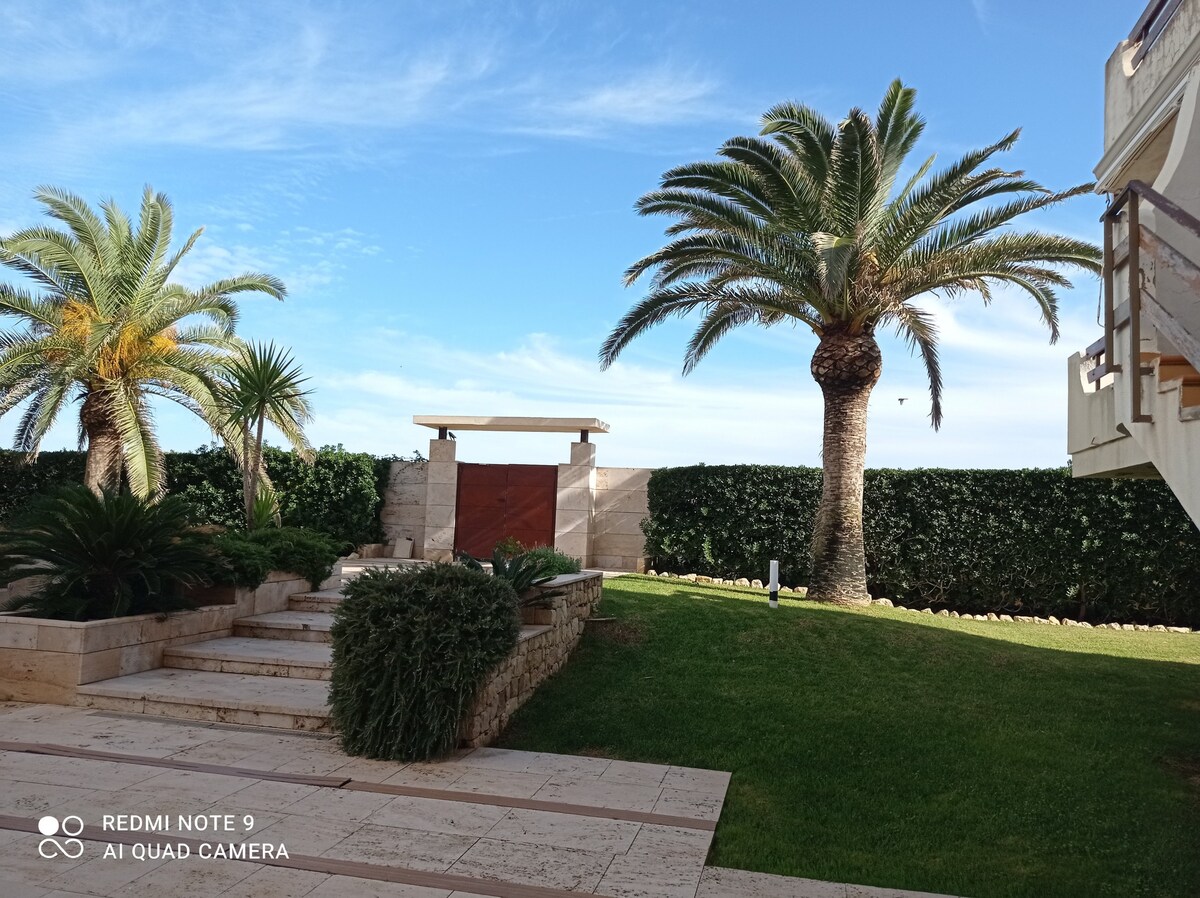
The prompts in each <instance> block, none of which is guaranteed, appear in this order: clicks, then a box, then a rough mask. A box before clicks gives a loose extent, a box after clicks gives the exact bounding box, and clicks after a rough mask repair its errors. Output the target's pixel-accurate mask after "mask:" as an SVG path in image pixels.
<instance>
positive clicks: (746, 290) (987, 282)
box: [600, 81, 1100, 602]
mask: <svg viewBox="0 0 1200 898" xmlns="http://www.w3.org/2000/svg"><path fill="white" fill-rule="evenodd" d="M915 97H916V92H915V91H914V90H913V89H912V88H908V87H905V86H904V85H903V84H902V83H901V82H899V81H895V82H893V83H892V85H891V86H890V87H889V88H888V91H887V93H886V95H885V96H884V98H883V102H882V104H881V105H880V107H879V111H878V113H877V114H876V115H875V117H874V118H872V117H870V116H868V115H867V113H865V112H863V111H862V110H861V109H852V110H850V112H849V113H848V114H847V116H846V118H845V119H843V120H842V121H840V122H838V123H837V124H833V123H831V122H829V121H827V120H826V119H825V118H824V117H822V116H821V115H820V114H819V113H818V112H816V111H814V110H813V109H811V108H809V107H807V106H803V105H799V104H796V103H783V104H780V105H778V106H775V107H774V108H772V109H770V110H768V111H767V113H766V115H764V116H763V127H762V132H761V133H760V135H759V136H757V137H735V138H733V139H731V140H728V141H726V142H725V143H724V144H723V145H722V146H721V148H720V150H719V151H718V153H719V155H720V157H721V158H720V159H718V160H715V161H706V162H695V163H692V164H690V165H684V166H680V167H679V168H674V169H672V170H670V171H668V172H667V173H666V174H664V175H663V177H662V185H661V187H660V188H659V189H658V190H653V191H651V192H649V193H647V194H646V195H645V196H643V197H642V198H641V199H640V200H639V201H638V203H637V211H638V212H639V213H641V214H642V215H666V216H670V217H672V218H674V219H675V221H674V222H673V223H672V224H671V225H669V226H668V227H667V229H666V233H667V236H668V237H669V238H670V242H668V243H667V244H666V246H664V247H663V248H662V249H660V250H658V251H657V252H654V253H651V254H650V255H648V256H646V257H645V258H643V259H640V260H639V261H637V262H635V263H634V264H633V265H632V266H631V267H630V268H629V269H628V271H626V273H625V282H626V284H627V285H629V284H633V283H634V282H636V281H638V280H639V279H641V278H642V277H643V276H648V277H649V291H648V293H647V295H646V296H645V297H644V298H643V299H642V300H641V301H640V302H638V303H636V304H635V305H634V306H633V308H632V309H630V311H629V312H628V313H627V314H626V315H625V316H624V317H623V318H622V319H621V321H620V322H619V323H618V324H617V326H616V327H615V328H614V329H613V331H612V333H611V334H610V335H609V336H608V339H607V340H606V341H605V342H604V344H603V346H602V347H601V350H600V361H601V365H602V367H605V368H607V367H608V366H610V365H611V364H612V363H613V362H614V361H615V360H616V358H617V357H618V356H619V355H620V353H621V352H622V350H624V349H625V347H626V346H628V345H629V343H630V341H632V340H633V339H634V338H635V337H637V336H638V335H639V334H642V333H644V332H645V331H646V330H648V329H649V328H651V327H654V326H655V325H657V324H660V323H662V322H663V321H665V320H666V319H668V318H670V317H672V316H684V315H687V314H689V313H691V312H694V311H698V312H699V313H700V315H701V318H700V322H699V324H698V325H697V327H696V330H695V332H694V333H693V334H692V337H691V340H690V341H689V342H688V345H687V349H686V351H685V354H684V366H683V368H684V373H685V374H686V373H688V372H689V371H691V370H692V368H693V367H695V365H696V363H697V362H699V361H700V359H702V358H703V357H704V356H705V355H706V354H707V353H708V352H709V350H711V349H712V347H713V346H714V345H715V344H716V343H717V342H718V341H719V340H720V339H721V338H722V337H723V336H725V334H727V333H729V332H730V331H731V330H733V329H734V328H736V327H740V326H742V325H745V324H758V325H766V326H770V325H774V324H779V323H782V322H792V323H795V322H800V323H802V324H804V325H805V326H806V327H808V328H809V329H811V330H812V332H813V333H814V334H816V336H817V338H818V339H817V346H816V349H815V351H814V353H813V357H812V362H811V365H810V370H811V371H812V375H813V379H814V380H816V381H817V384H818V385H819V386H820V388H821V392H822V394H823V397H824V401H825V412H824V427H823V440H822V465H823V468H824V477H823V482H822V494H821V506H820V508H819V509H818V512H817V516H816V522H815V526H814V532H813V544H812V572H811V577H810V581H809V596H810V597H811V598H815V599H830V600H834V601H845V602H862V601H866V600H867V598H868V596H867V587H866V576H865V558H864V552H863V539H862V481H863V465H864V463H865V458H866V423H867V402H868V399H869V396H870V392H871V389H872V388H873V387H874V385H875V383H876V382H877V381H878V379H879V375H880V372H881V371H882V364H883V361H882V355H881V353H880V349H879V345H878V343H877V342H876V341H875V332H876V329H877V328H878V327H880V326H881V325H884V326H888V325H890V326H893V327H895V328H896V330H897V331H898V332H899V333H900V334H901V335H902V336H904V337H905V338H906V340H907V341H908V343H909V344H910V346H912V347H915V348H916V350H917V351H918V352H919V353H920V355H921V358H922V360H923V361H924V364H925V369H926V372H927V373H928V375H929V389H930V397H931V399H932V409H931V415H930V417H931V419H932V423H933V426H934V427H935V428H936V427H938V426H939V425H940V424H941V420H942V372H941V365H940V364H939V360H938V344H937V328H936V326H935V322H934V320H933V318H932V316H931V315H930V314H929V312H927V311H926V310H924V309H922V308H921V307H920V306H919V305H917V304H915V303H914V300H915V299H917V298H918V297H920V296H922V295H924V294H927V293H941V294H943V295H945V296H955V295H957V294H961V293H964V292H977V293H979V294H980V295H981V296H982V297H983V300H984V302H989V301H990V300H991V298H992V292H993V290H994V289H995V288H996V287H997V286H1000V285H1011V286H1014V287H1016V288H1018V289H1020V290H1023V291H1025V292H1026V293H1028V294H1029V295H1030V296H1031V297H1032V298H1033V301H1034V302H1035V303H1036V305H1037V307H1038V309H1039V310H1040V312H1041V316H1042V318H1043V319H1044V320H1045V322H1046V325H1047V326H1048V327H1049V329H1050V339H1051V340H1052V341H1053V340H1055V339H1057V337H1058V297H1057V295H1056V292H1055V290H1056V288H1059V287H1065V286H1068V285H1069V283H1070V282H1069V281H1068V280H1067V278H1066V276H1065V275H1064V274H1063V272H1062V269H1063V268H1071V267H1075V268H1080V269H1084V270H1088V271H1098V270H1099V268H1100V252H1099V250H1098V249H1097V248H1096V247H1095V246H1093V245H1091V244H1089V243H1086V242H1083V241H1080V240H1074V239H1072V238H1069V237H1063V236H1059V235H1056V234H1049V233H1044V232H1040V231H1032V230H1030V231H1023V232H1013V231H1010V230H1007V229H1006V228H1005V226H1006V225H1008V224H1010V223H1011V222H1012V221H1013V220H1014V219H1016V218H1018V217H1019V216H1021V215H1024V214H1025V213H1027V212H1032V211H1034V210H1036V209H1043V208H1045V207H1047V206H1050V205H1053V204H1054V203H1058V202H1061V201H1062V200H1065V199H1067V198H1069V197H1072V196H1076V195H1078V194H1081V193H1085V192H1087V191H1088V190H1089V189H1091V185H1090V184H1081V185H1079V186H1077V187H1073V188H1071V189H1069V190H1065V191H1061V192H1055V191H1052V190H1049V189H1047V188H1045V187H1043V186H1042V185H1041V184H1039V183H1037V182H1036V181H1032V180H1029V179H1028V178H1026V177H1025V175H1024V173H1023V172H1019V171H1007V170H1005V169H1003V168H999V167H996V166H995V165H993V164H991V163H990V160H991V159H992V157H994V156H995V155H996V154H997V153H1000V152H1003V151H1005V150H1008V149H1010V148H1011V147H1012V146H1013V144H1014V143H1015V142H1016V140H1017V136H1018V134H1019V132H1018V131H1013V132H1012V133H1011V134H1009V135H1007V136H1006V137H1004V138H1003V139H1002V140H999V141H997V142H996V143H994V144H992V145H991V146H989V147H984V148H983V149H981V150H977V151H975V152H971V153H967V154H966V155H965V156H963V157H962V158H961V159H959V160H957V161H956V162H954V163H953V164H951V165H950V166H948V167H947V168H945V169H943V170H941V171H938V172H936V173H931V170H932V168H933V163H934V159H933V157H932V156H931V157H930V158H929V159H927V160H925V162H924V163H922V164H921V165H919V166H917V167H916V169H915V171H913V172H912V174H911V177H909V178H908V179H907V180H906V181H905V182H904V183H903V184H902V185H901V186H899V188H897V182H898V178H899V175H900V173H901V171H902V170H903V169H904V168H905V163H906V160H907V159H908V156H909V154H910V153H911V152H912V149H913V147H914V146H915V144H916V142H917V140H918V138H919V137H920V136H921V132H922V131H923V130H924V122H923V121H922V119H921V118H920V117H919V116H917V115H916V114H915V113H914V112H913V103H914V100H915Z"/></svg>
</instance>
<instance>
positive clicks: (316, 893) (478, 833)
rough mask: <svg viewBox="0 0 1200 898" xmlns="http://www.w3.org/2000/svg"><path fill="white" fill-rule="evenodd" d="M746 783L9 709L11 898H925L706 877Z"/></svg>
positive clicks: (3, 830) (5, 857) (4, 747)
mask: <svg viewBox="0 0 1200 898" xmlns="http://www.w3.org/2000/svg"><path fill="white" fill-rule="evenodd" d="M728 783H729V774H727V773H721V772H718V771H710V770H697V769H691V768H684V767H669V766H663V765H655V764H635V763H629V762H625V761H610V760H606V759H602V758H587V757H574V756H567V755H553V754H545V753H537V752H514V751H503V750H496V749H477V750H475V751H472V752H464V753H461V754H459V755H457V756H455V757H454V758H453V759H451V760H449V761H447V762H443V763H439V764H409V765H404V764H394V763H389V762H381V761H369V760H364V759H357V758H350V757H347V756H346V755H344V754H342V753H341V752H340V750H339V749H338V744H337V741H336V740H335V739H334V738H332V737H329V736H321V735H312V734H302V733H290V732H279V731H270V730H263V729H251V728H242V727H230V726H224V725H220V724H205V723H200V722H195V721H181V720H167V719H161V718H147V717H143V716H138V715H122V714H114V713H111V712H103V711H90V710H83V709H77V708H63V707H58V706H52V705H20V704H0V895H3V896H5V898H9V896H11V898H75V896H82V895H89V896H102V898H118V896H121V898H128V896H144V895H154V896H164V898H171V896H180V898H184V896H186V898H210V896H211V898H216V896H221V898H301V896H306V898H472V896H490V898H569V896H570V895H571V894H580V893H584V894H596V895H606V896H612V898H902V896H904V898H911V896H915V895H917V893H912V892H899V891H894V890H886V889H865V888H861V887H856V886H844V885H836V884H832V883H818V882H813V881H810V880H798V879H788V878H785V877H772V876H763V875H761V874H753V873H746V872H743V871H736V870H720V869H717V868H705V866H704V860H705V858H706V856H707V854H708V849H709V846H710V843H711V841H712V837H713V830H714V829H715V825H716V820H717V818H718V817H719V816H720V812H721V806H722V803H723V802H724V797H725V790H726V788H727V786H728ZM48 818H53V819H52V820H50V819H48ZM106 818H107V819H106ZM39 825H41V826H42V827H44V829H43V831H42V832H39V831H38V828H39ZM81 827H82V830H81ZM56 829H57V831H54V830H56ZM46 830H50V831H51V832H49V834H47V832H46ZM76 837H77V839H76ZM106 854H107V856H106ZM172 854H173V855H174V856H172ZM284 854H286V857H284V856H283V855H284ZM39 855H42V856H39ZM45 855H49V857H46V856H45Z"/></svg>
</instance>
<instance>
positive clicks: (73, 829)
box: [38, 814, 83, 860]
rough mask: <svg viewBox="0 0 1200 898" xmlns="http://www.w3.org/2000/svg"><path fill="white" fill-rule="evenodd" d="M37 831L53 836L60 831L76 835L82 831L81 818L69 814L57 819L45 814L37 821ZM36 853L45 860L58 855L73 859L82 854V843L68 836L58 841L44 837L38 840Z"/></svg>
mask: <svg viewBox="0 0 1200 898" xmlns="http://www.w3.org/2000/svg"><path fill="white" fill-rule="evenodd" d="M38 832H40V833H41V834H42V835H43V836H55V835H58V834H59V833H60V832H61V833H62V834H63V835H64V836H77V835H79V834H80V833H81V832H83V819H82V818H80V817H76V816H75V815H74V814H70V815H69V816H66V817H63V818H62V820H61V821H59V819H58V818H57V817H51V816H49V815H47V816H45V817H43V818H42V819H41V820H39V821H38ZM38 854H39V855H41V856H42V857H44V858H46V859H47V860H49V859H51V858H56V857H59V856H60V855H61V856H62V857H65V858H68V859H69V860H75V858H77V857H79V856H80V855H82V854H83V843H82V842H81V841H79V840H78V839H70V838H68V839H63V840H62V841H59V840H58V839H50V838H46V839H42V841H40V842H38Z"/></svg>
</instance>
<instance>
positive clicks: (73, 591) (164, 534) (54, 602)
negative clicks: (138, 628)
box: [0, 486, 214, 621]
mask: <svg viewBox="0 0 1200 898" xmlns="http://www.w3.org/2000/svg"><path fill="white" fill-rule="evenodd" d="M213 565H214V558H213V553H212V550H211V545H210V543H209V541H208V539H207V538H206V537H204V536H202V535H201V534H199V533H197V532H195V531H193V530H192V529H191V528H190V527H189V524H188V519H187V506H186V504H185V503H184V502H183V501H182V500H181V499H178V498H176V497H173V496H167V497H166V498H163V499H162V500H160V501H157V502H155V501H151V500H149V499H145V498H140V497H138V496H134V495H132V494H131V493H128V492H122V493H114V492H109V491H107V490H105V491H102V492H101V493H100V494H99V495H96V494H95V493H93V492H92V491H91V490H89V489H87V488H86V487H84V486H68V487H63V488H61V489H59V490H58V491H56V492H55V493H53V494H50V495H48V496H44V497H42V498H40V499H38V500H36V501H35V502H34V504H33V505H32V506H31V507H30V508H29V510H28V511H27V512H26V513H25V514H23V515H21V516H20V517H18V518H17V519H16V520H15V521H14V522H13V523H12V525H11V526H10V527H9V529H7V530H6V531H4V532H3V533H0V583H3V584H5V585H7V584H9V583H12V582H13V581H15V580H20V579H22V578H24V577H44V578H45V581H44V582H43V583H42V585H41V586H40V587H38V588H37V590H36V591H35V592H33V593H32V594H30V595H28V596H25V597H23V598H18V599H14V600H12V601H10V602H9V603H8V604H7V605H6V606H5V608H4V610H5V611H19V612H25V613H28V614H31V615H33V616H35V617H45V618H53V619H56V620H76V621H83V620H98V619H102V618H110V617H122V616H124V615H128V614H148V613H152V612H167V611H177V610H180V609H184V608H190V607H193V604H192V602H191V601H189V600H188V598H187V596H186V592H185V591H186V590H187V589H188V588H190V587H196V586H204V585H206V584H208V583H209V582H210V573H211V572H212V570H213Z"/></svg>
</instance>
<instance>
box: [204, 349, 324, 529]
mask: <svg viewBox="0 0 1200 898" xmlns="http://www.w3.org/2000/svg"><path fill="white" fill-rule="evenodd" d="M221 381H222V383H221V386H220V388H219V389H218V398H219V400H220V402H221V404H222V406H223V407H224V408H225V410H226V415H227V420H228V422H229V425H230V426H231V427H233V428H234V429H235V431H236V432H237V434H238V435H239V436H240V439H241V444H242V461H241V464H242V492H243V497H244V499H245V504H246V526H247V527H248V528H249V527H253V526H254V524H255V519H256V515H255V502H256V501H257V500H258V498H259V488H260V485H261V484H263V483H264V480H265V471H264V470H263V456H262V447H263V431H264V428H265V426H266V424H267V423H270V424H272V425H273V426H274V427H275V428H276V429H277V430H278V431H279V432H280V433H281V434H283V436H284V439H286V440H287V441H288V442H289V443H290V444H291V445H292V448H293V449H295V450H296V451H297V452H298V453H299V454H300V457H301V458H303V459H305V460H306V461H312V458H313V450H312V446H310V445H309V443H308V438H307V437H306V436H305V435H304V425H305V424H307V423H308V422H309V421H311V420H312V410H311V409H310V408H309V405H308V397H309V396H310V395H311V394H312V391H311V390H305V389H303V386H304V384H305V383H306V382H307V381H308V378H307V377H304V376H303V374H302V372H301V370H300V366H299V365H298V364H297V363H296V362H295V361H294V360H293V359H292V356H291V353H289V352H287V351H286V350H284V349H282V348H280V347H277V346H276V345H275V344H274V343H268V344H264V343H247V344H244V345H243V346H242V347H241V349H240V350H239V351H238V353H237V354H235V355H234V356H232V357H231V358H230V359H228V360H227V361H226V363H225V365H224V368H223V369H222V372H221Z"/></svg>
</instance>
